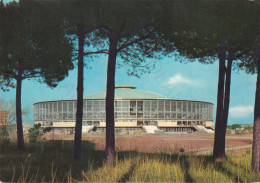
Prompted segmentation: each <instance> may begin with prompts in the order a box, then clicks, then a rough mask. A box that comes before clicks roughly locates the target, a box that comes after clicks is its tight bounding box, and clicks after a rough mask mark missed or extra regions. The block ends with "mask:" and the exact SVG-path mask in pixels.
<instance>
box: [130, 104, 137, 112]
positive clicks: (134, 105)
mask: <svg viewBox="0 0 260 183" xmlns="http://www.w3.org/2000/svg"><path fill="white" fill-rule="evenodd" d="M130 111H132V112H135V111H136V101H130Z"/></svg>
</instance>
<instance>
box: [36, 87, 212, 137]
mask: <svg viewBox="0 0 260 183" xmlns="http://www.w3.org/2000/svg"><path fill="white" fill-rule="evenodd" d="M135 88H136V87H134V86H122V85H121V86H116V87H115V130H116V131H117V132H119V131H121V130H138V129H145V127H147V126H155V127H156V129H158V130H163V131H165V132H192V131H196V130H198V128H196V126H203V127H205V128H212V126H213V125H212V124H213V104H212V103H209V102H203V101H192V100H175V99H170V98H167V97H164V96H162V95H160V94H156V93H153V92H150V91H143V90H137V89H135ZM105 98H106V91H98V92H95V93H92V94H89V95H87V96H85V97H84V101H83V128H82V129H83V131H84V129H90V127H95V129H96V130H97V131H105V127H106V122H105V118H106V111H105ZM76 107H77V101H76V100H75V99H73V100H59V101H46V102H38V103H35V104H34V105H33V111H34V112H33V114H34V123H41V126H42V127H43V128H45V129H46V130H47V129H48V130H54V129H55V130H59V131H64V130H65V131H73V130H74V127H75V121H76Z"/></svg>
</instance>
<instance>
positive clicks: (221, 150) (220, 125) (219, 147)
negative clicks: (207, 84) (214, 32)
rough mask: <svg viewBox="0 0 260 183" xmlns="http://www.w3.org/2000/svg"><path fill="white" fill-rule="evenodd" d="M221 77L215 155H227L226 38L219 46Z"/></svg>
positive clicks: (216, 156) (219, 81) (219, 79)
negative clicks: (225, 121) (225, 107)
mask: <svg viewBox="0 0 260 183" xmlns="http://www.w3.org/2000/svg"><path fill="white" fill-rule="evenodd" d="M218 57H219V77H218V96H217V114H216V122H215V123H216V124H215V138H214V149H213V157H214V158H218V157H225V144H223V141H225V136H224V135H223V134H225V133H226V132H225V131H226V129H224V128H225V123H224V121H223V119H224V114H223V110H224V109H223V97H224V82H225V61H226V43H225V41H224V40H222V41H221V44H220V48H219V54H218Z"/></svg>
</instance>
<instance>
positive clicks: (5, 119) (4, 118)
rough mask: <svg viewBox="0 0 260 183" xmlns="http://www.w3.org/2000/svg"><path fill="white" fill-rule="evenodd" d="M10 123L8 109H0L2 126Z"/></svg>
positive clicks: (0, 124)
mask: <svg viewBox="0 0 260 183" xmlns="http://www.w3.org/2000/svg"><path fill="white" fill-rule="evenodd" d="M7 125H8V111H0V126H7Z"/></svg>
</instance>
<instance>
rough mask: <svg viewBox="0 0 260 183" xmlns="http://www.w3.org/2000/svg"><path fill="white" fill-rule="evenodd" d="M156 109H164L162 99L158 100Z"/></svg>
mask: <svg viewBox="0 0 260 183" xmlns="http://www.w3.org/2000/svg"><path fill="white" fill-rule="evenodd" d="M158 111H162V112H163V111H164V101H159V102H158Z"/></svg>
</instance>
